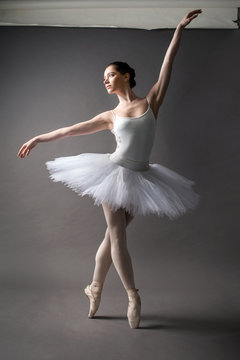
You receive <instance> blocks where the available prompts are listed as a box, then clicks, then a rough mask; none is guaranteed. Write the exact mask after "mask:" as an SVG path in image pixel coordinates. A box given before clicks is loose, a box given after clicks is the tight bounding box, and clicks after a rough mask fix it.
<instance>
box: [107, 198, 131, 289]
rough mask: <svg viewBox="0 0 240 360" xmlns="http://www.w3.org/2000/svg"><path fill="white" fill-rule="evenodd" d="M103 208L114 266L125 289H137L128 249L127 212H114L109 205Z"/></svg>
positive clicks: (122, 210)
mask: <svg viewBox="0 0 240 360" xmlns="http://www.w3.org/2000/svg"><path fill="white" fill-rule="evenodd" d="M102 206H103V211H104V215H105V219H106V222H107V226H108V232H109V235H110V245H111V248H110V249H111V257H112V261H113V264H114V266H115V268H116V270H117V272H118V275H119V277H120V279H121V281H122V283H123V286H124V288H125V289H126V290H127V289H135V283H134V274H133V268H132V261H131V257H130V255H129V252H128V248H127V237H126V226H127V223H126V214H125V210H124V209H122V208H121V209H118V210H117V211H115V212H113V211H112V210H111V209H110V208H109V206H108V205H106V204H102ZM108 251H109V247H108ZM108 254H109V253H108ZM108 256H109V255H108ZM108 259H109V258H108ZM108 263H109V262H108Z"/></svg>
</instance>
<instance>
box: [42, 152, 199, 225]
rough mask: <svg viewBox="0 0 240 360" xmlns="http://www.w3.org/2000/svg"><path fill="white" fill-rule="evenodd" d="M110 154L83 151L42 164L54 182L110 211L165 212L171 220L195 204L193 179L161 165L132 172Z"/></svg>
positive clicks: (133, 213)
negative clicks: (123, 209) (113, 159)
mask: <svg viewBox="0 0 240 360" xmlns="http://www.w3.org/2000/svg"><path fill="white" fill-rule="evenodd" d="M110 155H111V154H109V153H106V154H100V153H82V154H80V155H74V156H65V157H59V158H55V159H54V160H52V161H47V162H46V163H45V164H46V167H47V169H48V171H49V173H50V178H51V179H52V180H53V181H54V182H59V181H60V182H62V183H64V184H65V185H67V186H68V187H69V188H70V189H72V190H73V191H75V192H76V193H77V194H78V195H81V196H84V195H88V196H90V197H92V198H93V199H94V204H95V205H100V204H101V203H106V204H107V205H108V206H109V207H110V208H111V210H112V211H116V210H117V209H118V208H121V207H123V208H125V209H126V210H127V211H128V212H129V213H131V214H132V215H134V216H137V215H148V214H156V215H158V216H160V217H162V216H164V215H166V216H168V217H169V218H170V219H171V220H172V219H175V218H177V217H179V216H180V215H182V214H184V213H185V212H187V211H189V210H193V209H194V208H195V207H196V206H197V205H198V203H199V200H200V195H198V194H197V193H196V192H194V191H193V189H192V186H193V185H194V184H195V182H194V181H192V180H189V179H187V178H185V177H184V176H182V175H180V174H178V173H176V172H175V171H173V170H170V169H169V168H167V167H165V166H163V165H160V164H149V169H148V170H147V171H134V170H131V169H128V168H126V167H123V166H120V165H118V164H116V163H114V162H113V161H111V160H110V159H109V156H110Z"/></svg>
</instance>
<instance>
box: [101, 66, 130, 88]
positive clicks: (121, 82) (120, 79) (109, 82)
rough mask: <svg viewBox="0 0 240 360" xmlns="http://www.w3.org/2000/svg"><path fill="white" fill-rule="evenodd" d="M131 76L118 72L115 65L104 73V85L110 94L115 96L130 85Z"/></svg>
mask: <svg viewBox="0 0 240 360" xmlns="http://www.w3.org/2000/svg"><path fill="white" fill-rule="evenodd" d="M128 79H129V74H128V73H126V74H121V73H120V72H119V71H117V70H116V68H115V66H114V65H110V66H108V67H107V68H106V70H105V71H104V80H103V83H104V85H105V87H106V90H107V92H108V93H109V94H113V93H114V92H116V91H117V90H120V89H122V88H123V87H125V86H126V84H127V83H128Z"/></svg>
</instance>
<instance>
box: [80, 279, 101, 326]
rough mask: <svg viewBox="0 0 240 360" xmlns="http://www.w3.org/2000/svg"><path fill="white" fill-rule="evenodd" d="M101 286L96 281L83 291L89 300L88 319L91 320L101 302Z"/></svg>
mask: <svg viewBox="0 0 240 360" xmlns="http://www.w3.org/2000/svg"><path fill="white" fill-rule="evenodd" d="M102 287H103V284H102V283H99V282H97V281H93V282H92V284H91V285H87V287H86V288H85V289H84V292H85V294H86V295H87V297H88V298H89V300H90V309H89V313H88V317H89V318H90V319H91V318H93V317H94V315H95V314H96V312H97V310H98V308H99V305H100V301H101V293H102Z"/></svg>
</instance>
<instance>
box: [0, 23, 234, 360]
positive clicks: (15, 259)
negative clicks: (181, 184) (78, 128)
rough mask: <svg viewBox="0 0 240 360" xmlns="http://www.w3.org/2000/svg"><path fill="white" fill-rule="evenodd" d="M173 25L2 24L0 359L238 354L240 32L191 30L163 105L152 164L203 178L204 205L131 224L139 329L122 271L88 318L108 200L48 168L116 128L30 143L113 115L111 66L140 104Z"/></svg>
mask: <svg viewBox="0 0 240 360" xmlns="http://www.w3.org/2000/svg"><path fill="white" fill-rule="evenodd" d="M173 33H174V30H154V31H144V30H132V29H103V28H100V29H84V28H54V27H1V28H0V36H1V57H0V63H1V83H0V101H1V104H0V119H1V168H2V171H1V222H2V223H1V253H0V256H1V265H0V266H1V268H0V280H1V302H2V305H1V310H2V314H1V324H2V325H1V333H2V334H1V353H2V355H1V357H2V358H3V359H18V360H20V359H24V360H26V359H39V360H45V359H57V360H60V359H64V360H65V359H68V360H71V359H80V358H83V359H98V358H99V356H100V357H101V358H106V359H111V360H112V359H123V358H124V359H125V358H127V359H146V358H149V359H156V354H158V358H161V359H164V360H168V359H174V360H175V359H178V360H179V359H185V360H186V359H194V360H198V359H204V360H205V359H211V360H213V359H218V360H221V359H237V358H239V354H240V352H239V349H238V345H237V341H238V340H239V331H240V327H239V319H240V305H239V293H240V291H239V275H240V274H239V269H240V265H239V248H240V245H239V238H238V232H237V220H238V217H239V210H238V202H239V134H238V132H237V130H238V129H239V112H240V110H239V80H240V76H239V64H240V48H239V38H240V32H239V31H238V30H188V29H185V30H184V32H183V36H182V40H181V45H180V48H179V51H178V54H177V56H176V59H175V63H174V67H173V72H172V77H171V82H170V85H169V88H168V91H167V94H166V96H165V100H164V104H163V105H162V107H161V108H160V112H159V116H158V124H157V134H156V138H155V143H154V148H153V152H152V156H151V159H150V160H151V162H152V163H154V162H157V163H160V164H163V165H164V166H167V167H169V168H171V169H173V170H174V171H177V172H178V173H180V174H182V175H184V176H186V177H188V178H189V179H192V180H194V181H195V182H196V186H195V190H196V191H197V192H198V193H199V194H200V195H201V203H200V205H199V207H198V208H197V209H196V210H195V211H194V212H192V213H188V214H186V215H184V216H182V217H181V218H178V219H177V220H174V221H171V220H169V219H168V218H166V217H164V218H159V217H157V216H146V217H138V218H135V219H134V221H133V222H132V223H131V224H130V226H129V228H128V229H127V236H128V242H129V250H130V252H131V255H132V260H133V266H134V271H135V281H136V286H137V287H138V288H139V289H140V291H139V292H140V294H141V297H142V321H141V324H140V326H141V328H140V329H137V330H135V331H134V330H131V329H130V328H129V326H128V323H127V318H126V311H127V297H126V293H125V290H124V288H123V286H122V284H121V282H120V279H119V277H118V275H117V273H116V270H115V269H114V267H113V265H112V268H111V269H110V272H109V274H108V277H107V279H106V282H105V285H104V292H103V295H102V304H101V307H100V309H99V311H98V316H97V317H96V319H95V320H89V319H88V318H87V313H88V299H87V298H86V296H85V294H84V293H83V288H84V287H85V286H86V284H88V283H90V281H91V279H92V273H93V269H94V257H95V253H96V250H97V247H98V245H99V244H100V242H101V241H102V239H103V236H104V233H105V228H106V224H105V219H104V215H103V211H102V208H101V206H99V207H97V206H94V205H93V200H92V199H91V198H88V197H86V196H85V197H80V196H78V195H77V194H76V193H74V192H73V191H71V190H70V189H69V188H67V187H65V186H64V185H63V184H62V183H54V182H52V181H51V179H50V178H49V175H48V172H47V170H46V167H45V162H46V161H48V160H52V159H54V158H55V157H60V156H68V155H77V154H80V153H83V152H99V153H105V152H113V151H114V149H115V140H114V137H113V135H112V134H111V132H110V131H102V132H98V133H95V134H91V135H85V136H77V137H71V138H65V139H61V140H57V141H53V142H47V143H42V144H39V145H38V146H37V147H36V148H35V149H33V150H32V152H31V154H30V156H29V157H27V158H24V159H20V158H18V157H17V152H18V150H19V148H20V147H21V145H22V144H23V143H24V142H26V141H27V140H29V139H30V138H32V137H33V136H35V135H37V134H41V133H46V132H49V131H52V130H54V129H57V128H60V127H64V126H69V125H72V124H74V123H77V122H80V121H85V120H88V119H90V118H92V117H93V116H95V115H96V114H98V113H100V112H102V111H105V110H108V109H111V108H113V107H114V106H115V105H116V104H117V97H116V96H115V95H113V96H110V95H108V93H107V92H106V90H105V88H104V86H103V82H102V81H103V72H104V70H105V67H106V65H107V64H108V63H109V62H111V61H115V60H120V61H126V62H128V63H129V64H130V65H131V66H132V67H134V68H135V70H136V74H137V76H136V81H137V86H136V87H135V88H134V90H135V92H136V94H137V95H138V96H142V97H143V96H146V94H147V92H148V91H149V89H150V88H151V86H152V85H153V84H154V82H155V81H156V80H157V77H158V74H159V71H160V67H161V64H162V61H163V58H164V55H165V52H166V50H167V47H168V45H169V43H170V41H171V39H172V36H173Z"/></svg>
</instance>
